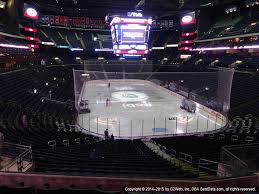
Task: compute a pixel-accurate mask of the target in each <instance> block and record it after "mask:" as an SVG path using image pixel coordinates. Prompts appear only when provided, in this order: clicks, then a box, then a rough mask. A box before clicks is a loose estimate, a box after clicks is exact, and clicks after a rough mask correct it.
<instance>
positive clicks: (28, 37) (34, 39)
mask: <svg viewBox="0 0 259 194" xmlns="http://www.w3.org/2000/svg"><path fill="white" fill-rule="evenodd" d="M25 40H33V41H39V38H36V37H31V36H25Z"/></svg>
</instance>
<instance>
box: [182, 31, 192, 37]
mask: <svg viewBox="0 0 259 194" xmlns="http://www.w3.org/2000/svg"><path fill="white" fill-rule="evenodd" d="M193 35H194V32H186V33H182V37H186V36H193Z"/></svg>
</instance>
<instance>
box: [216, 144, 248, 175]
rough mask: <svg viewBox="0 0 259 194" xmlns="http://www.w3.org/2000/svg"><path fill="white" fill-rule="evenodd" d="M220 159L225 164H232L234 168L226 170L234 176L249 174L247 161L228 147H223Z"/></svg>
mask: <svg viewBox="0 0 259 194" xmlns="http://www.w3.org/2000/svg"><path fill="white" fill-rule="evenodd" d="M220 161H221V162H222V163H224V164H227V165H229V166H231V167H232V168H228V169H226V171H227V172H228V173H229V174H231V175H232V176H240V175H241V176H242V175H247V174H248V173H249V171H248V165H247V163H246V162H244V161H243V160H241V159H240V158H239V157H237V156H236V155H234V154H233V153H231V152H230V151H229V150H228V149H227V148H225V147H222V148H221V156H220Z"/></svg>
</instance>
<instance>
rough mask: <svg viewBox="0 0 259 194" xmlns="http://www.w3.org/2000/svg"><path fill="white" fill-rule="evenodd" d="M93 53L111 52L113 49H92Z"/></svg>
mask: <svg viewBox="0 0 259 194" xmlns="http://www.w3.org/2000/svg"><path fill="white" fill-rule="evenodd" d="M94 50H95V52H112V51H113V49H110V48H102V49H94Z"/></svg>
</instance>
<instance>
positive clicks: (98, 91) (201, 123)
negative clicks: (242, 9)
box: [78, 80, 224, 138]
mask: <svg viewBox="0 0 259 194" xmlns="http://www.w3.org/2000/svg"><path fill="white" fill-rule="evenodd" d="M110 84H111V86H110V88H108V86H107V85H108V82H107V81H101V80H100V81H99V80H98V81H90V82H85V83H84V86H83V88H82V92H81V97H80V98H82V99H83V100H89V107H90V110H91V113H90V114H79V116H78V124H79V126H81V127H82V128H84V129H86V130H89V131H91V132H92V133H97V134H100V135H103V134H104V130H105V129H106V128H108V129H109V134H113V135H114V136H115V137H121V138H131V137H133V138H139V137H141V136H152V135H155V136H160V135H161V136H164V135H169V134H172V135H173V134H183V133H196V132H206V131H212V130H215V129H219V128H221V127H222V126H224V122H223V121H222V120H220V119H216V118H215V117H213V116H211V115H209V114H207V113H206V112H204V111H203V110H201V109H200V108H199V107H200V106H199V105H198V106H197V111H196V113H189V112H187V111H185V110H182V109H181V108H180V105H181V101H182V99H181V97H179V96H178V95H172V93H171V94H170V93H169V92H167V91H168V90H166V89H164V88H162V87H160V86H158V85H156V84H154V83H152V82H149V81H143V80H139V81H136V80H135V81H128V80H118V81H110ZM107 98H108V99H110V103H109V104H108V106H106V105H107V104H106V99H107Z"/></svg>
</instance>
